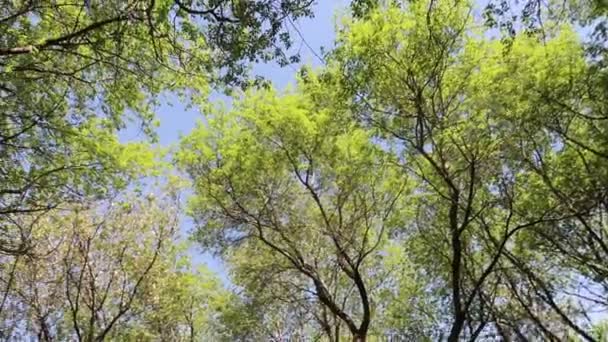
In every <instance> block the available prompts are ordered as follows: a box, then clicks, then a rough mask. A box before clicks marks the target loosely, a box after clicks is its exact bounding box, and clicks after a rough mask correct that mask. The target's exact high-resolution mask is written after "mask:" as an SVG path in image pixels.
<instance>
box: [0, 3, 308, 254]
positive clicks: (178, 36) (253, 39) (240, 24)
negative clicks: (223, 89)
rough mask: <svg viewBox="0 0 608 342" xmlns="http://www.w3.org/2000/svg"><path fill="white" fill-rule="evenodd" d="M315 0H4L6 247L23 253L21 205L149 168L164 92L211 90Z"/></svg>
mask: <svg viewBox="0 0 608 342" xmlns="http://www.w3.org/2000/svg"><path fill="white" fill-rule="evenodd" d="M310 5H311V3H310V1H303V0H281V1H278V0H277V1H269V0H259V1H227V0H219V1H208V2H207V1H177V0H162V1H161V0H132V1H131V0H130V1H122V0H118V1H95V0H90V1H55V0H52V1H51V0H49V1H30V0H23V1H13V0H2V1H1V2H0V112H2V115H1V117H0V155H1V159H0V227H1V228H0V250H1V251H2V252H3V253H8V254H24V253H27V251H28V249H29V248H30V247H31V246H30V245H29V242H28V240H29V238H30V234H31V227H21V226H19V225H18V221H19V216H20V215H22V214H32V213H35V214H44V213H45V212H47V211H48V210H50V209H52V208H56V207H58V206H61V205H62V204H63V203H66V202H75V201H80V200H82V199H83V198H91V197H97V198H99V197H103V196H107V195H111V194H112V192H114V191H116V190H120V189H122V188H124V187H125V186H126V185H127V184H129V182H131V181H132V180H133V179H135V178H137V177H141V176H142V175H146V173H147V172H148V170H150V169H151V162H152V154H151V153H150V152H148V151H147V149H148V147H146V146H145V144H144V143H134V142H133V143H128V144H124V143H120V142H119V139H118V138H117V132H118V131H119V130H120V129H123V128H125V127H126V125H127V124H130V125H131V126H132V127H137V126H141V130H142V131H143V133H144V134H145V136H146V137H147V138H149V139H148V140H149V141H152V142H154V141H155V133H154V128H155V126H156V125H157V124H158V123H157V122H156V120H155V119H154V107H155V106H156V105H157V104H158V103H159V100H158V97H159V95H161V94H162V93H168V92H176V93H178V94H181V95H183V99H184V101H187V98H188V96H187V95H190V96H194V97H193V99H196V101H200V102H202V101H205V99H206V94H207V92H208V88H209V85H210V84H215V85H220V84H223V85H234V84H240V85H244V84H246V81H245V77H244V76H245V75H246V71H247V69H246V67H245V66H246V65H247V64H246V63H247V62H251V61H257V60H258V59H262V60H268V59H269V58H272V57H275V56H277V55H280V54H281V51H284V50H285V48H287V47H288V45H289V44H290V40H289V34H288V32H287V29H286V28H285V25H284V22H285V21H286V20H292V19H297V18H299V17H302V16H308V15H311V12H310V8H309V7H310Z"/></svg>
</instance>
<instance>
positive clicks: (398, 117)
mask: <svg viewBox="0 0 608 342" xmlns="http://www.w3.org/2000/svg"><path fill="white" fill-rule="evenodd" d="M469 6H470V5H468V4H467V3H466V2H451V1H446V2H416V3H413V4H407V5H403V7H405V8H407V10H405V11H404V10H403V7H402V8H400V7H397V6H395V5H392V6H387V7H386V8H384V9H381V10H378V11H376V12H373V11H372V12H371V13H369V14H368V17H366V18H365V19H361V20H355V21H352V22H350V23H347V24H345V28H344V30H343V32H342V34H341V36H340V37H339V42H340V43H339V46H338V48H337V50H336V51H335V52H334V62H333V65H332V67H331V68H330V69H329V71H328V72H327V76H326V77H328V78H334V79H339V80H341V81H339V82H341V87H342V88H343V89H345V90H346V92H345V95H346V96H347V97H345V99H344V102H345V103H348V104H349V105H352V106H353V107H354V108H356V109H355V112H356V113H357V114H358V117H357V119H359V120H361V121H363V122H366V123H368V124H369V125H370V126H372V127H374V128H375V129H376V130H377V132H378V136H379V138H381V139H383V140H384V141H385V144H387V145H390V146H398V147H397V148H395V153H396V154H398V155H399V160H401V161H402V163H403V167H404V170H405V172H406V173H407V174H408V175H409V176H410V179H413V180H414V179H416V180H417V181H418V184H417V185H416V186H415V187H416V191H415V193H416V194H417V196H416V197H417V198H416V200H412V201H411V203H416V204H415V207H416V211H417V213H416V215H415V217H416V220H415V221H413V222H412V223H411V224H410V225H409V226H413V227H416V228H417V231H418V233H417V234H415V237H414V238H413V239H411V240H410V242H409V248H408V249H406V250H407V252H408V254H407V255H408V257H409V258H410V259H411V260H416V262H417V263H419V267H420V268H421V270H423V272H424V273H426V274H428V272H431V273H432V274H434V275H435V277H436V278H435V279H436V281H438V282H434V283H433V284H432V285H429V288H428V289H429V290H433V291H434V292H435V295H436V296H439V297H440V298H441V297H443V298H445V299H446V301H447V302H448V303H449V308H448V309H447V310H446V308H445V307H444V308H442V309H441V310H440V311H439V313H440V314H441V315H443V317H444V319H445V323H444V324H447V326H448V329H447V331H444V332H441V330H440V329H437V328H436V329H435V331H436V333H437V334H443V336H448V338H449V339H450V340H456V339H457V338H458V337H459V336H463V335H464V336H475V334H478V333H484V332H488V333H494V334H496V333H498V334H502V335H503V336H506V337H508V336H516V335H518V334H524V335H527V336H539V335H541V336H546V337H548V338H549V337H551V338H559V336H562V337H563V336H566V335H567V334H573V335H576V336H581V337H583V338H589V333H588V331H589V328H590V325H589V324H588V323H586V322H585V321H584V318H582V317H581V316H578V312H579V310H586V308H587V306H588V305H589V304H590V302H586V303H581V304H577V305H573V303H572V301H571V300H572V299H574V298H576V297H570V298H568V297H567V296H566V298H559V299H558V297H559V296H558V295H557V293H561V294H565V293H571V292H572V291H573V289H579V288H580V286H581V281H582V283H583V284H585V285H587V286H588V285H589V282H591V283H594V285H592V286H600V287H601V286H604V283H603V279H602V278H603V277H602V278H599V279H598V276H599V274H603V273H604V270H603V266H599V264H597V262H598V261H599V260H604V262H605V260H606V259H605V257H606V254H604V253H605V252H606V251H608V250H606V249H605V248H604V247H603V246H606V245H605V243H606V239H605V235H604V234H605V233H604V231H605V226H604V225H603V223H601V222H597V220H599V219H600V217H601V215H603V214H601V211H602V210H604V209H602V208H603V207H604V206H605V205H604V204H603V200H598V198H600V197H602V196H603V195H600V194H603V193H604V191H605V190H604V189H605V184H604V183H605V181H604V180H605V179H606V173H605V172H606V171H608V168H607V167H606V165H607V164H606V153H605V148H606V137H608V134H607V133H608V132H607V130H606V128H607V126H606V120H605V115H604V114H602V113H604V112H605V110H604V107H605V101H603V100H601V99H603V98H605V97H604V95H602V92H601V90H599V89H598V88H597V85H598V84H599V82H601V77H602V76H601V74H599V75H596V74H594V72H596V71H597V70H596V69H595V67H592V66H591V65H589V64H588V63H589V62H588V61H587V60H586V58H585V52H584V49H583V46H582V44H581V43H580V42H579V40H580V39H579V38H578V37H577V35H576V34H575V32H574V31H573V29H571V28H569V27H568V26H563V25H562V26H559V25H553V26H552V29H551V30H550V31H549V30H548V31H546V32H545V41H544V42H543V41H539V40H538V39H536V38H535V37H530V36H526V35H516V36H515V37H514V39H513V41H512V42H511V44H510V47H509V49H508V50H505V47H504V45H503V44H502V43H501V42H499V41H496V40H493V39H490V38H486V37H487V35H485V34H484V32H483V31H479V30H478V26H476V25H475V18H474V17H473V16H472V14H471V13H472V9H471V8H470V7H469ZM547 27H550V26H547ZM334 70H340V71H341V73H337V72H335V71H334ZM577 165H580V166H579V167H577ZM573 168H575V170H573ZM573 171H574V172H573ZM583 203H584V204H583ZM598 211H599V215H600V216H599V217H598V216H596V215H597V214H598ZM406 227H408V226H406ZM575 236H576V239H573V238H574V237H575ZM575 241H576V242H575ZM583 241H587V242H583ZM573 244H574V245H573ZM538 246H543V252H546V253H548V254H544V253H537V252H538V250H536V249H537V248H538ZM554 253H555V254H556V255H554ZM560 259H566V260H567V261H566V263H567V265H566V264H564V263H561V262H559V261H558V260H560ZM573 265H577V266H573ZM590 269H593V271H590ZM581 276H583V277H587V278H584V279H582V278H581ZM600 277H601V276H600ZM440 279H441V281H440ZM598 280H600V281H599V282H598ZM446 289H448V290H447V291H446ZM594 296H598V294H594ZM599 298H604V299H599ZM605 298H606V297H605V295H599V297H594V298H593V299H591V300H593V301H599V302H602V301H604V300H605ZM532 306H535V307H536V308H537V310H539V311H538V312H536V313H534V312H531V311H528V310H529V308H530V307H532ZM488 308H491V309H488ZM503 315H504V316H503ZM538 316H541V317H543V318H542V319H543V320H545V319H546V320H547V322H546V323H544V324H539V323H538ZM555 320H557V321H555ZM556 336H558V337H556Z"/></svg>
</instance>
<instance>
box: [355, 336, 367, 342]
mask: <svg viewBox="0 0 608 342" xmlns="http://www.w3.org/2000/svg"><path fill="white" fill-rule="evenodd" d="M366 339H367V337H366V336H365V335H362V334H354V335H353V342H365V341H366Z"/></svg>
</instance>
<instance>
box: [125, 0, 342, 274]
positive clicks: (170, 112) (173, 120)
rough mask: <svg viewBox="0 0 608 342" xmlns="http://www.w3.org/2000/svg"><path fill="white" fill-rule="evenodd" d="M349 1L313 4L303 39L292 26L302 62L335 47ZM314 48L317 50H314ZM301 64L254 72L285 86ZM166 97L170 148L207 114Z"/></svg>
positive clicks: (207, 259) (213, 264)
mask: <svg viewBox="0 0 608 342" xmlns="http://www.w3.org/2000/svg"><path fill="white" fill-rule="evenodd" d="M348 3H349V1H347V0H318V1H317V3H316V4H315V5H314V13H315V16H314V17H313V18H307V19H303V20H299V21H297V22H295V25H296V27H297V29H298V31H299V32H300V34H301V35H302V38H303V39H302V38H301V37H300V36H299V34H298V33H297V31H296V30H295V29H293V28H290V30H291V31H292V37H293V40H294V44H293V45H294V47H293V48H294V50H295V51H297V50H298V49H299V50H300V54H301V56H302V63H301V64H300V65H303V64H309V65H313V66H318V65H320V63H321V62H320V61H319V59H318V58H317V57H315V55H314V53H317V54H318V53H320V50H321V47H325V48H327V49H329V48H331V47H332V46H333V41H334V38H335V30H334V27H335V17H336V13H338V12H342V11H343V10H345V9H346V8H347V6H348ZM288 25H290V24H288ZM304 41H305V42H304ZM311 50H314V53H313V51H311ZM300 65H291V66H287V67H280V66H278V65H277V64H276V63H269V64H259V65H255V66H254V67H253V73H254V74H256V75H261V76H264V77H265V78H266V79H269V80H270V81H272V83H273V85H274V86H275V87H276V88H278V89H284V88H285V87H286V86H288V85H289V84H290V83H293V81H294V79H295V78H294V76H295V72H296V70H297V69H298V68H299V66H300ZM220 99H221V98H220V97H218V96H212V97H211V99H210V100H211V101H217V100H220ZM165 100H167V101H166V102H165V103H163V104H162V105H161V106H160V107H159V108H158V109H157V111H156V114H157V117H158V119H159V120H160V126H159V128H158V130H157V132H158V136H159V143H160V145H161V146H163V147H169V146H172V145H175V144H177V143H178V142H179V137H180V136H181V135H184V134H187V133H189V132H190V131H191V130H192V128H194V126H195V124H196V122H197V121H200V120H203V118H204V114H203V113H200V112H199V111H198V110H197V108H191V109H187V108H186V106H185V104H184V103H180V101H179V100H178V98H177V97H175V96H168V97H166V98H165ZM120 136H121V140H124V141H129V140H140V139H141V138H142V136H141V133H138V131H137V130H136V129H132V127H129V128H127V129H126V130H125V131H123V132H121V134H120ZM192 227H193V225H192V222H191V220H189V219H188V218H184V220H183V221H182V231H183V232H188V231H190V230H191V229H192ZM191 253H192V256H193V259H194V261H195V262H196V263H204V264H207V266H208V267H209V268H210V269H211V270H212V271H215V272H217V273H218V274H219V275H220V276H221V277H222V278H223V279H224V280H227V278H226V273H225V270H224V267H223V266H222V264H221V263H220V261H219V260H218V259H217V258H214V257H212V256H211V255H209V254H207V253H203V251H202V250H201V249H200V248H195V249H194V250H192V251H191Z"/></svg>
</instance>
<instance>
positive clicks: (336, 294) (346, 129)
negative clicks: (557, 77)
mask: <svg viewBox="0 0 608 342" xmlns="http://www.w3.org/2000/svg"><path fill="white" fill-rule="evenodd" d="M314 82H315V81H314V80H312V79H310V80H309V81H308V84H307V85H305V87H307V88H308V89H309V91H310V93H307V94H298V93H287V94H284V95H282V96H279V95H277V94H276V93H275V92H274V91H272V90H269V91H258V92H250V93H247V94H246V95H245V97H244V99H243V100H242V101H241V102H238V103H236V104H235V105H234V108H233V109H232V110H231V111H229V112H224V111H221V110H218V111H217V112H216V113H214V114H213V115H212V116H210V117H209V118H208V120H207V124H206V125H199V126H198V127H197V128H196V129H195V130H194V131H193V132H192V134H191V135H189V136H187V137H185V138H184V140H183V142H182V150H181V151H180V153H179V154H178V156H177V158H178V161H179V162H180V164H181V165H182V167H184V168H185V170H186V171H187V172H188V173H189V174H190V175H191V176H192V178H193V179H194V187H195V191H196V196H195V197H193V199H192V201H191V212H192V214H193V215H194V217H195V218H196V220H197V222H198V223H199V231H198V234H197V237H198V238H199V240H200V241H201V242H203V244H204V245H205V246H209V247H212V248H216V249H219V250H221V251H224V252H227V253H229V255H230V256H231V257H230V259H229V260H231V261H230V263H231V264H232V265H234V269H233V271H234V272H235V275H236V278H235V281H236V282H237V284H239V285H241V284H242V285H243V286H245V288H246V290H247V292H248V293H249V294H250V295H255V297H256V298H257V299H258V300H262V298H264V297H266V295H264V294H261V295H256V293H258V292H259V289H260V288H261V287H270V288H273V289H274V290H270V291H269V292H267V294H268V295H270V296H271V297H273V296H279V297H280V296H285V297H287V298H290V300H291V301H292V302H293V303H298V304H297V305H296V304H294V305H296V307H298V308H299V309H302V310H295V311H292V312H291V313H290V314H293V315H300V316H301V317H306V315H313V317H314V316H315V315H318V317H319V319H321V317H322V315H321V313H320V311H324V312H325V315H326V316H327V317H325V319H330V318H331V317H334V319H335V320H336V321H339V320H342V321H343V322H342V324H343V325H344V331H345V333H346V332H347V331H349V330H350V332H351V333H352V334H354V335H357V334H361V333H363V334H364V333H365V332H366V331H367V329H368V325H369V321H370V319H371V315H372V312H373V311H374V307H373V305H374V303H373V302H372V299H370V298H371V296H372V290H371V289H372V288H374V285H373V283H374V281H373V280H372V278H371V277H372V275H373V274H375V273H376V272H380V271H381V270H380V269H379V268H377V267H378V266H380V265H379V264H377V263H376V261H375V260H377V258H381V254H382V251H383V248H384V246H385V244H386V241H387V238H388V234H390V233H392V232H393V229H394V228H395V227H396V226H397V225H398V222H400V221H399V220H400V217H399V216H398V213H399V211H400V210H401V208H402V205H403V202H402V198H403V196H404V194H405V193H406V191H407V187H406V181H405V179H403V178H402V177H400V176H399V172H398V171H399V170H398V169H397V168H395V167H394V166H393V165H394V164H393V163H394V161H392V160H391V157H390V156H389V155H388V154H387V153H386V152H385V151H384V150H383V149H382V148H381V147H380V146H377V145H375V144H373V143H372V141H371V135H370V133H369V132H366V131H365V130H364V129H363V128H361V127H359V126H357V124H356V123H355V122H353V121H352V120H350V115H349V113H348V112H345V111H342V110H340V109H339V108H338V107H337V106H336V107H330V105H331V102H332V98H331V97H330V96H329V95H328V94H327V93H324V92H322V91H321V90H322V88H319V87H315V85H314ZM321 105H324V106H321ZM336 262H337V263H336ZM290 283H291V284H294V288H291V289H290V286H289V285H288V284H290ZM296 284H299V285H296ZM342 284H343V285H342ZM348 284H350V285H348ZM334 287H335V289H334ZM344 287H347V288H350V289H351V290H348V291H347V292H344V291H345V289H344ZM304 288H311V289H315V290H314V291H313V292H312V293H309V292H308V291H303V289H304ZM315 293H316V295H315ZM274 300H279V299H278V298H275V299H274ZM283 300H287V299H283ZM263 301H265V302H266V301H271V300H270V299H269V298H268V297H266V299H264V300H263ZM271 303H272V301H271ZM306 307H310V308H309V309H306ZM298 311H300V313H298ZM301 311H304V312H301ZM325 323H327V322H325ZM332 325H333V323H332ZM301 329H306V328H305V327H301ZM323 329H324V328H323V326H322V325H321V327H317V328H316V330H317V331H323ZM299 330H300V328H298V329H295V328H292V327H290V326H285V327H284V331H287V332H291V334H295V333H296V331H299ZM326 333H327V334H330V333H333V332H326ZM277 336H278V335H276V334H275V335H274V337H277ZM283 336H285V335H283ZM291 336H293V335H291ZM330 336H331V335H330Z"/></svg>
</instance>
